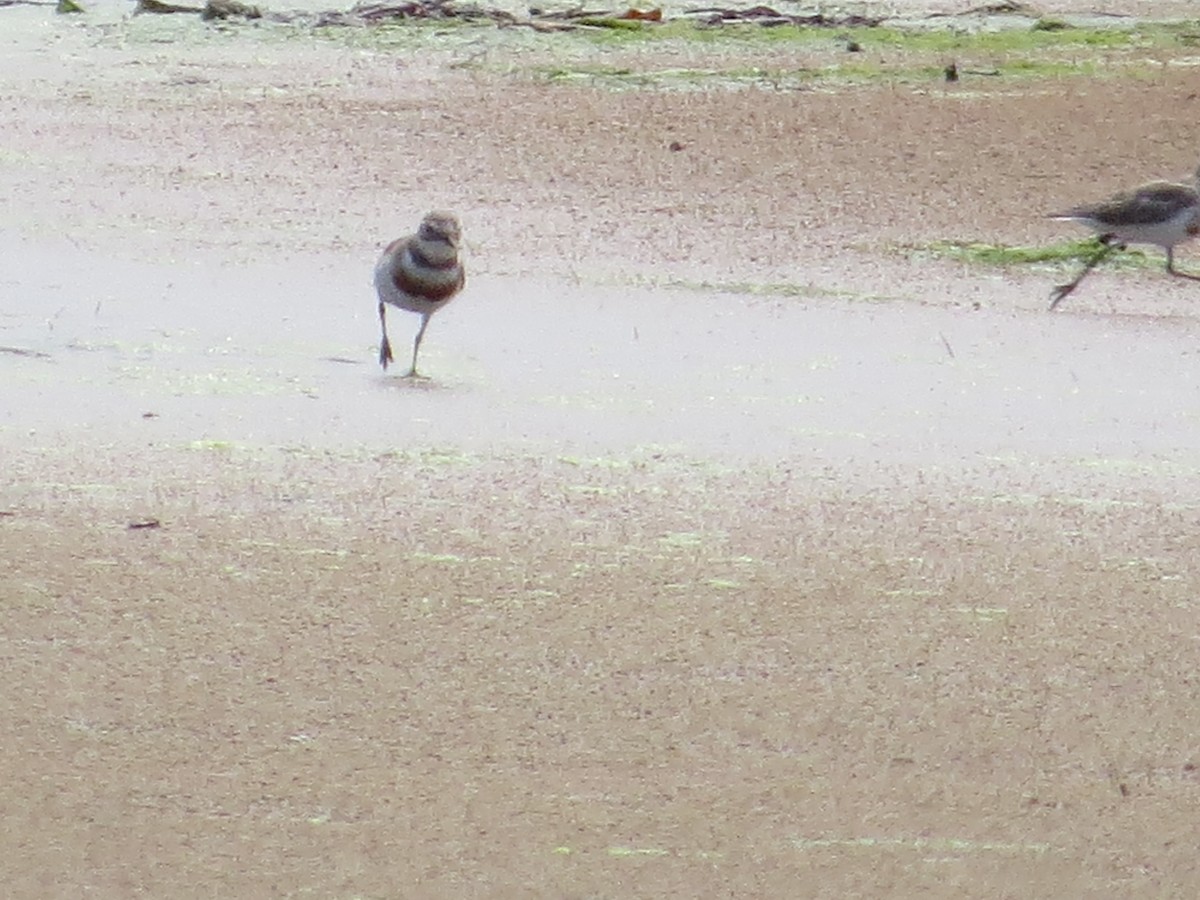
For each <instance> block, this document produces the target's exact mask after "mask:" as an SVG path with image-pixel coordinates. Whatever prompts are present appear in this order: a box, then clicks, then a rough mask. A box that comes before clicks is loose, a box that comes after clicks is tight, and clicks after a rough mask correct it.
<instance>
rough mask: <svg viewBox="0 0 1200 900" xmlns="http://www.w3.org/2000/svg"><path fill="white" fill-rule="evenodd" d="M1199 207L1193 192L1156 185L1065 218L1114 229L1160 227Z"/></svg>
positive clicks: (1164, 183) (1167, 184) (1161, 183)
mask: <svg viewBox="0 0 1200 900" xmlns="http://www.w3.org/2000/svg"><path fill="white" fill-rule="evenodd" d="M1198 204H1200V197H1198V196H1197V194H1196V192H1195V191H1194V190H1192V189H1191V188H1189V187H1186V186H1185V185H1182V184H1172V183H1171V182H1167V181H1156V182H1153V183H1151V184H1146V185H1142V186H1141V187H1140V188H1138V189H1137V190H1135V191H1132V192H1130V193H1125V194H1117V195H1116V196H1115V197H1112V198H1110V199H1108V200H1105V201H1104V202H1103V203H1097V204H1096V205H1095V206H1080V207H1077V208H1075V209H1073V210H1071V211H1070V212H1068V213H1065V214H1064V215H1063V216H1061V218H1069V219H1087V220H1090V221H1093V222H1096V223H1097V224H1099V225H1104V226H1110V227H1113V228H1119V227H1120V226H1122V225H1157V224H1159V223H1160V222H1166V221H1169V220H1171V219H1173V218H1175V217H1176V216H1177V215H1179V214H1180V213H1181V212H1183V211H1184V210H1185V209H1187V208H1188V207H1196V206H1197V205H1198Z"/></svg>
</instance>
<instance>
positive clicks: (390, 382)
mask: <svg viewBox="0 0 1200 900" xmlns="http://www.w3.org/2000/svg"><path fill="white" fill-rule="evenodd" d="M378 378H379V384H380V385H381V386H382V387H384V388H386V389H387V390H389V391H421V392H424V393H436V392H439V391H447V392H448V391H452V390H454V388H455V385H453V384H448V383H446V382H444V381H438V380H436V379H434V378H430V377H429V376H428V375H388V374H385V373H381V374H380V375H379V376H378Z"/></svg>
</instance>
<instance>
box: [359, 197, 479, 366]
mask: <svg viewBox="0 0 1200 900" xmlns="http://www.w3.org/2000/svg"><path fill="white" fill-rule="evenodd" d="M460 234H461V231H460V229H459V225H458V219H457V218H455V217H454V216H453V215H452V214H451V213H447V212H431V213H428V214H427V215H426V216H425V218H424V219H422V220H421V227H420V228H418V229H417V233H416V234H411V235H409V236H408V237H403V238H400V239H399V240H396V241H392V242H391V243H390V244H388V246H387V249H386V250H384V251H383V256H381V257H380V258H379V262H378V263H377V264H376V265H375V290H376V292H377V293H378V294H379V327H380V329H381V330H382V332H383V338H382V340H381V341H380V343H379V364H380V365H381V366H383V368H384V370H385V371H386V370H387V367H388V363H390V362H392V361H393V358H392V345H391V342H390V341H388V333H387V304H389V303H390V304H391V305H392V306H398V307H399V308H400V309H405V310H408V311H409V312H415V313H416V314H417V315H419V316H420V317H421V327H420V329H419V330H418V331H417V337H416V340H414V341H413V353H412V365H411V366H410V367H409V370H408V376H406V377H410V376H415V375H416V374H417V351H418V350H420V349H421V338H423V337H424V336H425V328H426V326H427V325H429V319H430V317H431V316H432V315H433V314H434V313H435V312H437V311H438V310H439V309H442V308H443V307H444V306H445V305H446V304H447V303H449V302H450V301H451V300H452V299H453V298H454V295H455V294H457V293H458V292H459V291H461V290H462V286H463V283H464V282H465V280H466V275H465V273H464V272H463V267H462V263H461V262H459V259H458V242H459V238H460Z"/></svg>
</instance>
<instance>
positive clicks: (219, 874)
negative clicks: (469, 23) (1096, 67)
mask: <svg viewBox="0 0 1200 900" xmlns="http://www.w3.org/2000/svg"><path fill="white" fill-rule="evenodd" d="M10 14H11V15H12V16H13V17H14V18H13V21H16V22H20V23H23V24H22V26H21V28H19V29H15V30H12V31H9V32H8V33H7V34H6V36H5V37H4V38H3V40H5V41H6V42H7V43H6V45H5V47H4V49H5V51H6V52H5V54H4V55H2V56H0V59H3V60H5V61H4V62H0V65H3V66H4V67H5V69H6V75H8V76H10V77H11V80H12V82H13V83H14V84H15V85H17V86H18V88H19V89H20V91H21V92H22V93H21V96H22V97H23V98H24V102H20V103H18V102H16V101H13V102H12V103H10V104H9V110H10V123H9V127H8V131H7V134H6V136H5V141H6V144H5V150H4V155H3V158H2V160H0V165H3V167H4V175H5V178H6V180H7V182H8V184H9V185H10V187H9V203H8V204H7V206H6V209H7V212H6V220H5V222H4V225H3V228H2V229H0V254H2V255H3V258H4V259H5V266H4V271H3V272H2V273H0V292H2V293H3V296H4V298H5V302H4V304H3V309H2V310H0V346H3V347H5V348H9V350H7V351H4V352H0V369H2V372H0V379H2V384H3V385H4V387H3V388H2V389H0V391H2V394H3V397H4V401H5V402H4V403H3V405H2V408H0V417H2V418H0V460H2V461H3V463H4V466H3V468H4V470H5V472H6V473H7V478H6V479H5V480H4V482H2V483H0V513H3V515H2V516H0V559H3V560H5V564H6V566H7V567H8V572H7V577H6V579H5V582H6V584H7V588H6V591H5V593H6V595H7V596H6V612H5V625H4V628H3V633H2V634H0V647H2V648H3V649H2V653H0V659H2V660H3V666H4V669H3V671H4V674H5V680H6V683H7V685H8V690H7V691H6V692H5V697H6V701H5V703H4V704H3V706H2V709H3V717H4V718H3V724H4V730H5V733H6V734H8V735H9V740H7V741H5V742H3V743H2V744H0V748H2V749H0V758H2V760H3V763H4V767H5V771H7V772H8V773H10V787H9V790H8V797H7V799H8V802H7V804H6V814H5V816H4V826H3V831H2V834H3V838H2V841H3V843H2V844H0V849H2V850H3V852H0V876H2V878H3V881H4V882H5V883H6V884H7V885H8V887H9V895H10V896H14V897H49V896H63V897H66V896H83V895H87V896H103V897H123V896H131V895H137V894H145V895H149V896H172V897H176V896H179V897H186V896H212V895H214V894H220V895H231V896H239V897H254V896H264V897H266V896H294V895H306V894H307V895H314V896H331V897H332V896H338V897H340V896H347V897H349V896H362V897H392V896H527V895H532V896H541V895H544V896H565V897H575V896H579V897H583V896H647V897H650V896H839V897H841V896H856V895H867V896H882V895H888V896H910V895H911V896H915V895H922V896H947V897H949V896H964V895H966V896H1015V895H1020V896H1138V895H1146V894H1152V895H1167V896H1172V895H1184V894H1186V893H1187V892H1188V890H1189V886H1190V885H1192V884H1193V883H1194V878H1195V875H1194V869H1195V862H1194V853H1192V849H1191V848H1192V847H1193V846H1194V840H1193V837H1194V831H1195V826H1194V818H1195V817H1194V809H1195V807H1196V801H1197V797H1196V790H1197V789H1196V780H1197V779H1196V774H1195V766H1196V764H1197V762H1196V759H1195V756H1194V744H1195V741H1194V736H1195V734H1196V732H1197V726H1198V725H1200V723H1198V722H1197V721H1196V718H1197V714H1196V709H1197V704H1196V696H1195V689H1194V686H1193V681H1194V678H1193V676H1192V673H1191V669H1192V668H1193V667H1192V666H1191V665H1190V663H1191V659H1192V656H1193V654H1192V653H1191V649H1192V645H1193V644H1194V631H1195V627H1194V620H1195V613H1194V610H1195V597H1196V595H1197V586H1198V582H1200V576H1198V574H1197V571H1196V566H1195V559H1196V553H1195V539H1194V535H1195V533H1196V526H1197V519H1198V518H1200V492H1198V490H1197V484H1200V481H1197V477H1196V476H1197V470H1198V468H1200V457H1198V455H1197V452H1196V450H1195V448H1196V447H1197V446H1200V433H1198V431H1200V416H1198V415H1197V410H1200V388H1197V385H1198V384H1200V378H1197V369H1198V363H1197V354H1196V351H1195V349H1194V348H1195V345H1196V337H1197V331H1198V329H1200V320H1198V319H1197V314H1196V307H1195V286H1194V285H1189V284H1185V283H1183V282H1177V281H1174V280H1170V279H1168V278H1166V277H1165V276H1163V275H1162V273H1161V272H1156V271H1151V270H1146V271H1138V272H1117V273H1112V272H1100V273H1097V274H1096V275H1095V276H1094V278H1092V279H1090V280H1089V281H1088V283H1087V285H1086V287H1085V288H1083V289H1081V290H1080V291H1079V292H1078V294H1077V295H1076V296H1073V297H1072V298H1071V299H1070V300H1069V301H1068V302H1067V304H1065V305H1064V308H1063V309H1062V310H1061V311H1060V312H1059V313H1056V314H1054V315H1050V314H1047V313H1046V311H1045V306H1046V302H1047V299H1048V292H1049V289H1050V287H1051V286H1052V285H1053V284H1054V283H1055V281H1056V280H1059V279H1061V276H1062V274H1063V273H1062V272H1061V271H1057V270H1053V269H1046V270H1029V271H1014V272H1009V271H1005V270H987V269H977V268H971V267H967V266H963V265H960V264H956V263H949V262H945V261H937V260H929V259H922V258H920V257H915V256H907V255H904V254H900V253H897V252H896V250H895V245H896V244H897V243H921V242H923V241H928V240H933V239H951V240H975V239H978V240H994V241H1001V242H1004V243H1022V242H1029V243H1034V242H1038V241H1049V240H1053V239H1056V238H1058V237H1060V236H1061V235H1062V229H1063V228H1064V226H1063V225H1062V224H1058V223H1049V222H1045V221H1043V220H1042V219H1041V218H1040V217H1039V216H1038V215H1035V214H1034V213H1033V212H1031V211H1037V212H1038V213H1040V212H1045V211H1050V210H1052V209H1055V208H1058V207H1061V206H1063V205H1064V204H1069V203H1071V202H1074V201H1076V200H1079V199H1090V198H1092V197H1094V196H1097V195H1100V196H1102V195H1103V194H1104V193H1105V192H1106V191H1107V190H1108V189H1109V188H1110V187H1111V188H1116V187H1119V186H1121V185H1122V184H1124V183H1127V182H1128V181H1130V180H1135V181H1136V180H1139V179H1142V178H1148V177H1153V176H1158V175H1163V174H1170V173H1173V172H1177V171H1178V172H1183V171H1186V170H1187V169H1189V168H1191V166H1192V164H1193V162H1194V159H1193V157H1194V147H1193V146H1192V144H1191V139H1192V135H1191V124H1190V122H1191V121H1192V120H1194V117H1189V116H1187V115H1186V114H1183V113H1181V112H1180V109H1181V108H1183V109H1187V108H1190V106H1188V104H1194V103H1195V102H1196V101H1195V99H1194V97H1193V96H1192V95H1191V94H1190V93H1189V91H1190V90H1191V85H1192V78H1191V75H1190V74H1188V73H1187V72H1186V71H1178V70H1174V69H1164V72H1163V74H1162V76H1161V77H1159V78H1154V79H1149V80H1140V79H1128V80H1125V79H1110V80H1097V81H1095V82H1087V81H1084V80H1081V79H1067V80H1063V81H1061V82H1052V83H1049V84H1048V85H1047V84H1044V83H1039V82H1036V81H1032V80H1031V81H1028V82H1022V83H1021V84H1019V85H1016V86H1014V85H1010V84H1003V85H1000V86H996V87H993V86H972V87H971V90H970V91H969V92H968V91H960V92H959V93H957V94H955V93H949V92H948V91H947V89H945V88H944V87H941V86H938V87H930V88H928V89H925V88H920V89H916V88H913V87H912V86H911V85H880V86H866V87H856V88H852V89H848V90H846V91H842V92H830V93H826V92H820V91H813V92H770V91H758V90H748V91H746V90H744V91H728V90H713V91H705V92H696V93H688V94H682V95H681V94H671V93H654V92H650V93H630V92H614V91H609V90H605V89H599V88H594V87H588V86H586V85H584V86H572V87H566V86H560V85H550V84H544V83H539V82H537V81H530V80H528V79H525V78H521V77H515V76H504V75H501V74H497V73H496V72H495V71H494V70H492V69H488V70H485V71H479V70H469V69H468V70H464V69H462V68H459V67H455V65H454V64H455V63H456V62H457V61H460V60H461V59H462V58H464V55H465V54H467V53H469V52H474V50H478V49H479V46H478V45H477V43H476V44H473V43H472V42H478V40H479V37H478V35H473V36H472V35H451V37H450V38H449V40H450V41H451V42H452V45H451V46H450V48H449V49H445V50H439V51H436V52H426V53H424V54H421V55H414V54H395V53H392V54H387V53H381V52H377V51H372V50H370V49H364V48H362V47H355V46H344V45H341V44H338V43H335V42H329V41H310V40H294V41H287V42H281V41H278V40H275V39H273V38H270V36H269V35H268V36H267V37H264V36H263V35H262V34H259V33H257V32H249V33H248V32H246V31H244V30H243V31H238V30H232V31H229V30H218V29H207V30H203V31H200V30H198V32H197V34H196V35H193V36H192V38H190V39H189V40H187V41H181V40H179V39H178V38H177V36H174V35H175V33H174V32H170V33H166V32H163V31H161V29H163V28H165V27H167V26H164V25H162V24H158V23H151V24H149V25H145V26H143V25H142V24H139V23H138V22H137V21H135V22H133V23H118V24H116V25H113V26H111V27H110V26H105V27H104V28H96V27H92V26H87V25H79V24H74V23H65V24H64V23H63V21H62V20H54V19H48V18H47V17H46V15H45V14H44V13H43V12H42V11H40V10H36V9H34V10H12V11H5V13H4V15H5V16H6V17H7V16H9V15H10ZM5 21H6V22H8V21H9V19H8V18H6V19H5ZM170 27H171V28H173V29H174V28H178V27H180V26H176V25H172V26H170ZM499 40H500V43H499V44H496V45H492V44H488V45H486V51H487V53H488V54H490V58H491V59H492V60H497V59H498V60H504V59H508V58H512V59H518V58H521V57H520V54H521V53H522V52H524V51H525V50H529V48H528V47H526V45H525V43H523V42H525V41H526V40H527V37H526V36H509V35H505V36H503V37H502V38H501V39H499ZM454 41H460V42H461V45H458V44H453V42H454ZM472 48H473V49H472ZM530 52H532V50H530ZM664 52H675V51H664ZM779 52H784V51H779ZM1181 104H1182V107H1181V106H1180V105H1181ZM714 123H721V125H722V127H720V128H718V127H714ZM1014 123H1018V124H1014ZM1086 128H1090V129H1091V138H1090V140H1087V139H1080V137H1079V135H1078V132H1079V130H1080V129H1086ZM1147 128H1153V129H1155V130H1156V133H1157V134H1158V135H1159V138H1158V140H1157V141H1155V142H1154V143H1152V144H1147V143H1146V142H1145V140H1144V139H1143V138H1142V135H1141V131H1142V130H1145V129H1147ZM1014 129H1015V130H1016V134H1015V135H1014ZM931 134H936V135H939V136H940V138H939V139H937V140H930V135H931ZM673 139H678V140H680V141H681V142H682V143H684V144H685V145H686V146H685V149H684V150H683V151H680V152H672V151H670V150H668V149H667V144H668V143H669V142H670V140H673ZM431 148H435V150H432V151H431ZM434 206H438V207H450V208H453V209H455V210H457V211H459V212H460V214H461V215H462V217H463V219H464V224H465V226H466V232H467V239H468V244H469V251H470V255H469V259H468V265H469V272H470V276H469V278H470V280H469V283H468V288H467V290H466V291H465V292H464V294H463V296H462V298H461V299H459V300H457V301H455V303H454V304H453V305H452V306H451V307H450V308H449V309H447V310H446V312H444V313H442V314H439V316H438V317H437V318H435V320H434V322H433V324H432V325H431V327H430V331H429V334H428V336H427V339H426V344H425V347H424V348H423V350H424V354H425V355H424V356H423V369H425V371H427V372H428V373H429V374H430V375H431V376H432V377H431V378H430V379H429V380H428V381H423V382H416V383H413V382H407V381H405V380H403V379H399V378H396V377H393V376H385V375H383V374H382V373H381V372H379V370H378V368H377V367H376V365H375V363H374V354H375V341H376V340H377V332H376V328H377V323H376V320H375V312H374V307H373V298H372V296H371V288H370V270H371V265H372V263H373V260H374V256H375V254H376V253H377V251H378V249H379V247H381V246H382V245H383V244H384V243H386V241H387V240H388V239H389V238H391V237H393V236H395V234H398V233H400V232H402V231H403V230H405V229H407V228H409V227H411V225H412V224H414V223H415V221H416V220H417V218H419V216H420V214H421V213H422V212H423V211H424V210H425V209H426V208H430V207H434ZM1183 256H1184V257H1190V258H1191V259H1195V251H1194V250H1193V251H1188V252H1185V253H1184V254H1183ZM1185 264H1187V263H1186V261H1185ZM780 285H784V286H787V288H788V289H787V290H786V291H784V290H781V289H780V287H779V286H780ZM392 321H393V326H392V327H393V329H394V331H393V340H394V341H396V343H397V344H398V345H403V344H405V343H406V341H407V339H408V337H409V336H410V335H411V330H408V328H406V326H412V325H413V323H412V322H411V320H408V319H406V318H405V317H403V316H401V315H396V316H394V317H393V320H392ZM11 350H18V351H21V352H20V353H14V352H10V351H11ZM131 526H144V527H131Z"/></svg>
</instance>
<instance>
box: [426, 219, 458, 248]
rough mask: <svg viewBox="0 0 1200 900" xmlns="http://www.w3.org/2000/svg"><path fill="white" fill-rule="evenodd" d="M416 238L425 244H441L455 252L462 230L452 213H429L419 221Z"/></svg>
mask: <svg viewBox="0 0 1200 900" xmlns="http://www.w3.org/2000/svg"><path fill="white" fill-rule="evenodd" d="M417 237H419V238H420V239H421V240H422V241H423V242H424V243H427V244H434V245H436V244H443V245H446V246H448V247H449V248H450V249H452V250H457V249H458V243H459V240H460V239H461V237H462V229H461V228H460V227H459V224H458V219H457V217H455V216H454V214H453V213H448V212H431V213H427V214H426V216H425V218H424V219H422V220H421V227H420V229H418V230H417Z"/></svg>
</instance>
